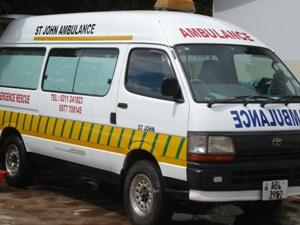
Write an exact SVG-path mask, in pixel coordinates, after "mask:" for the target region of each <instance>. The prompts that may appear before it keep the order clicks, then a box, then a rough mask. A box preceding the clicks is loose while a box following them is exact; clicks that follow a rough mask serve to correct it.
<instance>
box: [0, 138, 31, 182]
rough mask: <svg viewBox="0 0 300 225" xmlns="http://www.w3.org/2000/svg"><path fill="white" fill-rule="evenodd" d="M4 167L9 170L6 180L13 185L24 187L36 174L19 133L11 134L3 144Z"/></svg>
mask: <svg viewBox="0 0 300 225" xmlns="http://www.w3.org/2000/svg"><path fill="white" fill-rule="evenodd" d="M2 150H3V153H2V167H3V169H4V170H6V171H7V172H8V174H6V175H5V181H6V182H7V184H8V185H11V186H13V187H18V188H23V187H26V186H27V185H29V184H30V183H31V182H32V180H33V178H34V175H35V169H34V167H33V165H32V164H31V163H30V161H29V159H28V157H27V153H26V149H25V146H24V143H23V140H22V138H21V137H20V136H19V135H15V134H13V135H11V136H9V137H8V138H7V139H6V140H5V141H4V144H3V148H2Z"/></svg>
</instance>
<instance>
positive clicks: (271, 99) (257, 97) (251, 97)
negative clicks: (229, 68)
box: [207, 95, 282, 108]
mask: <svg viewBox="0 0 300 225" xmlns="http://www.w3.org/2000/svg"><path fill="white" fill-rule="evenodd" d="M241 100H242V101H243V106H247V105H248V103H249V100H256V101H258V100H264V102H262V103H261V104H260V106H261V107H264V106H265V105H266V104H268V103H273V102H278V100H279V102H282V99H277V98H274V97H268V96H263V95H245V96H237V97H233V98H229V99H219V100H213V101H210V102H208V103H207V107H208V108H211V106H212V105H213V104H216V103H228V102H235V101H241Z"/></svg>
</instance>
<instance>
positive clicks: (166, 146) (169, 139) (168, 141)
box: [163, 136, 172, 156]
mask: <svg viewBox="0 0 300 225" xmlns="http://www.w3.org/2000/svg"><path fill="white" fill-rule="evenodd" d="M171 138H172V136H169V137H168V140H167V142H166V145H165V148H164V153H163V156H166V154H167V151H168V148H169V144H170V141H171Z"/></svg>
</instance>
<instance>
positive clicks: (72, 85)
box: [43, 49, 118, 96]
mask: <svg viewBox="0 0 300 225" xmlns="http://www.w3.org/2000/svg"><path fill="white" fill-rule="evenodd" d="M117 58H118V50H117V49H52V50H51V51H50V54H49V59H48V63H47V67H46V71H45V74H44V82H43V90H46V91H59V92H66V93H74V94H86V95H97V96H104V95H106V94H107V92H108V90H109V87H110V84H111V80H112V77H113V74H114V70H115V66H116V63H117Z"/></svg>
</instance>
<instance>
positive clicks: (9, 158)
mask: <svg viewBox="0 0 300 225" xmlns="http://www.w3.org/2000/svg"><path fill="white" fill-rule="evenodd" d="M5 167H6V170H7V172H9V175H10V176H15V175H16V174H17V173H18V171H19V168H20V154H19V151H18V148H17V146H15V145H9V146H8V148H7V151H6V154H5Z"/></svg>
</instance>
